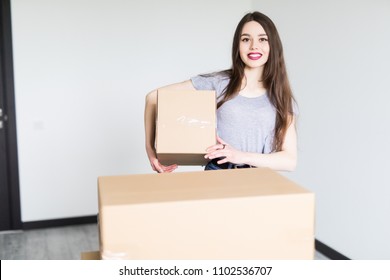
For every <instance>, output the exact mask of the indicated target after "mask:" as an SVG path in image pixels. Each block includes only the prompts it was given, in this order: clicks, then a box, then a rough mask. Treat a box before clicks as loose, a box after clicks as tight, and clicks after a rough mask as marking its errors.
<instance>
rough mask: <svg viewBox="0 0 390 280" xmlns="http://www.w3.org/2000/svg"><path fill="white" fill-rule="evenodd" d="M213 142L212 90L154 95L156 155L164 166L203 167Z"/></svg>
mask: <svg viewBox="0 0 390 280" xmlns="http://www.w3.org/2000/svg"><path fill="white" fill-rule="evenodd" d="M215 143H216V97H215V91H201V90H176V91H168V90H159V91H158V92H157V124H156V143H155V145H156V152H157V158H158V159H159V161H160V162H161V163H162V164H164V165H170V164H178V165H205V164H206V163H207V160H206V159H205V158H204V155H205V154H206V149H207V148H208V147H210V146H211V145H214V144H215Z"/></svg>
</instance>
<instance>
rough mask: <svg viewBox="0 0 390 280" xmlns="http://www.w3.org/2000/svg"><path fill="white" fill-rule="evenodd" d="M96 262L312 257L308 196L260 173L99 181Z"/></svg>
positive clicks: (310, 196) (311, 203)
mask: <svg viewBox="0 0 390 280" xmlns="http://www.w3.org/2000/svg"><path fill="white" fill-rule="evenodd" d="M99 219H100V240H101V241H100V242H101V248H100V251H101V255H102V258H103V259H113V258H114V259H115V258H118V259H312V258H313V257H314V194H313V193H311V192H309V191H307V190H305V189H304V188H302V187H300V186H298V185H297V184H295V183H294V182H292V181H290V180H288V179H286V178H285V177H283V176H282V175H280V174H278V173H277V172H274V171H272V170H270V169H266V168H264V169H263V168H253V169H237V170H219V171H200V172H183V173H170V174H143V175H142V174H141V175H128V176H111V177H100V178H99Z"/></svg>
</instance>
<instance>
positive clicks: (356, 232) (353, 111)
mask: <svg viewBox="0 0 390 280" xmlns="http://www.w3.org/2000/svg"><path fill="white" fill-rule="evenodd" d="M253 3H254V9H257V10H260V11H263V12H264V13H266V14H267V15H269V16H270V17H271V18H272V19H273V20H274V22H275V23H276V25H277V26H278V29H279V31H280V35H281V37H282V40H283V42H284V47H285V54H286V59H287V64H288V65H287V66H288V70H289V74H290V78H291V82H292V85H293V88H294V90H295V95H296V97H297V99H298V102H299V106H300V113H301V114H300V120H299V164H298V168H297V171H296V172H294V173H292V174H290V175H289V177H290V178H292V179H293V180H295V181H296V182H298V183H300V184H301V185H303V186H305V187H307V188H309V189H311V190H313V191H314V192H315V193H316V198H317V239H318V240H320V241H322V242H323V243H325V244H326V245H328V246H330V247H332V248H333V249H335V250H337V251H339V252H340V253H342V254H344V255H346V256H347V257H349V258H352V259H389V258H390V242H389V237H390V222H389V221H390V218H389V214H390V203H389V198H390V177H389V175H388V174H389V168H390V148H389V143H390V130H389V127H390V126H389V124H388V122H389V121H390V110H389V109H388V107H389V105H388V104H389V103H390V87H389V84H388V83H389V80H390V71H389V68H388V67H389V64H390V51H389V50H390V28H389V27H390V2H389V1H385V0H382V1H381V0H373V1H368V0H367V1H361V0H360V1H356V0H355V1H352V0H347V1H337V0H328V1H310V0H298V1H283V0H265V1H264V0H254V2H253Z"/></svg>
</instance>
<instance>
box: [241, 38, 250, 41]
mask: <svg viewBox="0 0 390 280" xmlns="http://www.w3.org/2000/svg"><path fill="white" fill-rule="evenodd" d="M241 41H243V42H248V41H249V39H248V38H242V39H241Z"/></svg>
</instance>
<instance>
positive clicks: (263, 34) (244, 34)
mask: <svg viewBox="0 0 390 280" xmlns="http://www.w3.org/2000/svg"><path fill="white" fill-rule="evenodd" d="M242 36H249V37H250V36H251V35H250V34H248V33H243V34H241V37H242ZM257 36H258V37H261V36H268V35H267V34H265V33H261V34H259V35H257Z"/></svg>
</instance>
